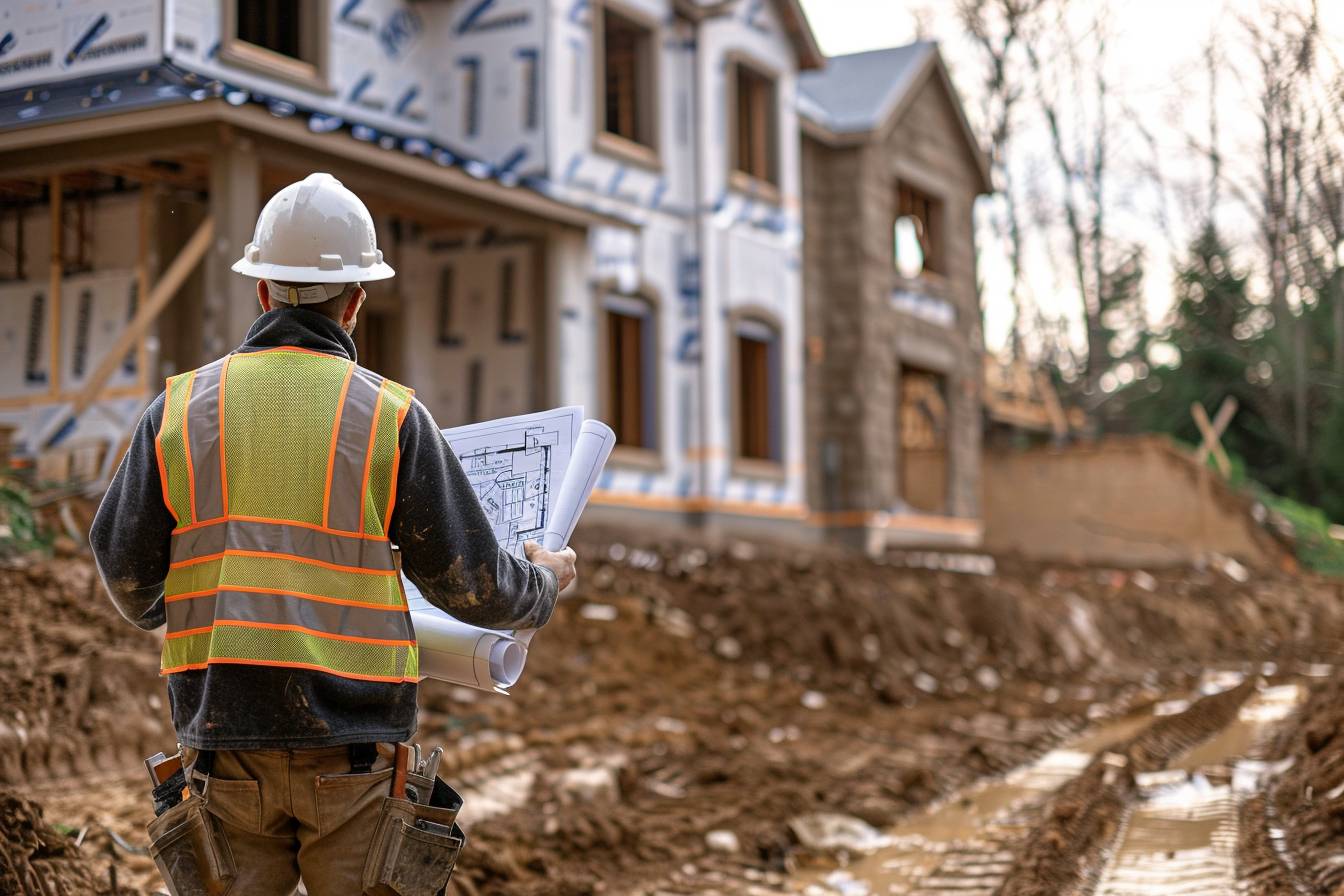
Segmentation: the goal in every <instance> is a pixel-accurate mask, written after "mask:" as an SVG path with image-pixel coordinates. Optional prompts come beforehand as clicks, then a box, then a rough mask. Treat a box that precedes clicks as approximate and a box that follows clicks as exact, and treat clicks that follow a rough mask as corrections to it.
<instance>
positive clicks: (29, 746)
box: [0, 533, 1344, 894]
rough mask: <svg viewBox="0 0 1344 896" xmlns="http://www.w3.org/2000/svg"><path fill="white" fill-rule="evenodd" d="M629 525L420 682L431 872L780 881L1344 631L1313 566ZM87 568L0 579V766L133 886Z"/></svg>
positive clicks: (129, 792) (117, 694)
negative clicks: (811, 820)
mask: <svg viewBox="0 0 1344 896" xmlns="http://www.w3.org/2000/svg"><path fill="white" fill-rule="evenodd" d="M627 538H628V535H627V534H625V533H591V534H590V535H589V536H588V537H587V538H585V539H584V540H583V541H582V542H581V543H580V544H578V545H577V546H576V547H577V549H578V550H579V553H580V556H581V558H582V561H581V566H580V573H581V576H582V578H581V581H580V586H579V588H578V589H577V591H578V594H577V595H576V596H575V597H573V598H572V599H567V600H566V601H564V602H563V603H562V605H561V607H560V608H559V610H558V611H557V614H556V617H555V620H554V621H553V623H552V624H551V625H550V626H549V627H548V628H547V629H546V631H545V632H543V633H542V634H541V635H539V636H538V638H537V640H536V641H535V642H534V644H533V649H532V652H531V657H530V659H529V664H528V668H527V672H526V674H525V676H524V679H523V682H522V683H521V684H520V685H519V687H517V688H516V689H515V693H514V695H513V696H512V697H509V698H504V697H498V696H494V695H486V694H483V693H476V692H472V691H468V690H465V689H462V688H452V687H449V686H446V685H443V684H441V683H437V682H429V683H426V685H425V686H424V687H423V689H422V707H423V712H422V720H421V730H420V732H419V735H418V739H419V740H420V741H421V743H423V744H428V745H432V744H438V743H442V744H445V745H446V746H448V747H449V752H448V754H447V756H446V757H445V761H444V765H443V772H444V773H445V775H446V776H447V777H449V778H450V780H453V781H455V782H456V783H457V784H459V785H460V789H462V790H463V792H464V794H465V795H466V797H467V808H466V810H465V812H464V816H463V820H464V822H465V823H466V824H467V825H468V827H469V836H470V847H469V849H468V851H467V852H466V853H465V854H464V857H463V860H462V862H461V864H460V866H459V868H460V870H459V872H458V874H457V875H456V877H455V882H454V885H453V889H454V890H455V891H456V892H459V893H464V894H503V893H508V894H543V893H544V894H567V893H573V894H578V893H598V892H607V893H627V892H629V893H645V892H648V893H651V892H654V891H657V892H706V891H711V890H715V889H717V890H721V891H742V887H741V886H739V885H733V886H729V885H727V884H725V883H724V882H725V881H738V882H741V881H751V882H753V885H759V886H761V887H765V888H773V887H780V886H782V885H783V883H784V881H785V879H786V876H787V875H789V874H790V873H791V872H792V871H793V870H794V869H795V868H796V867H797V866H798V865H799V863H800V862H801V863H804V864H807V863H812V862H816V861H823V859H821V858H820V857H818V856H814V855H811V854H809V853H807V852H806V851H804V850H802V849H801V848H800V846H799V844H798V842H797V840H796V838H795V836H794V835H793V834H792V833H791V832H790V829H789V827H788V824H787V822H788V821H789V820H790V819H791V818H794V817H795V816H797V815H799V814H802V813H806V812H813V811H821V810H825V811H834V812H843V813H847V814H849V815H854V816H858V817H859V818H862V819H863V820H865V821H867V822H868V823H870V824H872V825H874V826H877V827H878V828H881V827H884V826H887V825H890V824H891V823H892V822H893V821H895V820H896V819H897V818H899V817H901V816H902V815H904V814H906V813H908V812H909V811H910V810H912V809H914V808H916V807H920V806H923V805H926V804H928V803H929V802H930V801H932V800H934V799H936V798H937V797H939V796H941V795H944V794H947V793H949V792H951V791H953V790H955V789H957V788H959V787H962V786H964V785H966V784H968V783H970V782H972V781H974V780H976V779H978V778H981V777H984V776H986V775H994V774H999V773H1002V772H1005V771H1007V770H1008V769H1010V768H1013V767H1015V766H1018V765H1020V764H1022V763H1024V762H1026V761H1028V760H1029V759H1031V758H1032V757H1033V756H1036V755H1038V754H1040V753H1041V752H1042V751H1043V750H1045V749H1047V748H1048V747H1050V746H1051V745H1053V744H1055V743H1056V742H1058V741H1059V740H1060V739H1061V738H1063V737H1066V736H1068V735H1069V734H1071V733H1073V732H1076V731H1078V730H1080V729H1081V728H1083V727H1084V726H1085V725H1086V724H1088V723H1089V720H1095V719H1098V718H1102V717H1105V716H1108V715H1121V714H1124V713H1126V712H1128V711H1130V710H1132V709H1134V708H1136V707H1140V706H1143V705H1146V704H1149V703H1151V702H1153V701H1154V700H1157V699H1160V698H1162V697H1164V696H1166V695H1169V694H1171V693H1174V692H1180V691H1182V690H1183V689H1187V688H1189V687H1190V686H1191V685H1192V684H1193V683H1194V682H1196V681H1197V680H1198V679H1199V678H1200V676H1201V675H1202V674H1203V673H1204V672H1205V671H1206V670H1207V669H1210V668H1215V667H1218V668H1221V667H1226V666H1228V665H1229V664H1230V665H1234V666H1235V665H1239V664H1240V665H1244V666H1246V667H1247V668H1249V664H1252V663H1253V664H1255V667H1256V668H1258V667H1259V663H1260V662H1262V661H1264V660H1268V659H1273V660H1276V661H1278V662H1280V663H1288V662H1289V661H1290V660H1300V661H1303V662H1306V661H1332V660H1334V659H1336V658H1337V657H1335V655H1334V654H1335V653H1337V652H1339V649H1340V648H1339V646H1338V645H1340V644H1341V643H1344V642H1341V641H1340V638H1339V635H1340V634H1341V632H1344V604H1342V603H1341V602H1340V600H1339V598H1340V589H1339V586H1338V585H1337V584H1336V583H1334V582H1329V581H1324V580H1317V579H1310V578H1301V577H1298V578H1291V577H1287V576H1282V575H1278V574H1275V575H1270V576H1267V577H1253V578H1252V579H1251V580H1250V581H1249V582H1246V583H1239V582H1236V581H1233V580H1231V579H1229V578H1228V577H1226V576H1225V575H1223V574H1222V573H1220V572H1217V571H1214V570H1205V571H1189V570H1187V571H1180V572H1166V573H1156V572H1155V573H1153V574H1152V575H1148V574H1145V573H1127V572H1119V571H1113V570H1099V569H1089V568H1076V569H1065V568H1059V567H1053V568H1047V567H1040V566H1031V565H1027V564H1016V563H1015V564H1012V565H1003V564H1001V565H1000V568H999V571H998V572H997V573H995V574H993V575H970V574H961V573H952V572H939V571H931V570H928V569H924V568H912V564H913V565H914V566H918V567H922V566H925V565H928V564H929V563H930V562H931V561H936V560H938V558H936V557H929V556H925V555H909V556H905V557H892V558H888V560H887V562H875V561H871V560H867V559H862V558H858V557H855V556H854V555H851V554H847V553H841V552H838V551H831V550H825V549H796V548H784V547H771V546H764V545H756V544H748V543H743V542H736V543H729V544H725V545H722V546H710V545H705V544H699V543H695V542H690V541H687V542H678V543H669V542H661V543H660V544H659V545H658V546H657V548H650V547H648V546H640V545H631V544H629V543H628V542H627V541H626V539H627ZM90 575H91V573H90V569H89V566H88V564H87V563H86V562H85V561H68V562H61V563H35V564H33V565H31V566H29V567H27V568H23V569H10V570H0V584H3V586H4V587H5V588H6V591H7V592H8V593H10V594H12V595H15V596H14V597H12V598H11V600H9V601H6V602H5V604H4V605H3V609H0V612H3V613H4V614H6V615H5V623H6V624H7V625H9V626H10V627H9V629H8V630H9V631H12V632H16V633H17V636H18V645H19V649H18V650H16V651H9V650H7V651H3V652H0V663H2V664H3V665H0V688H4V689H5V692H6V693H16V694H20V695H21V696H20V698H19V700H18V701H17V702H16V703H15V704H14V705H13V706H12V707H11V706H6V707H4V708H3V709H0V713H3V714H2V715H0V725H3V726H4V727H3V728H0V762H3V763H4V765H3V766H0V768H3V769H4V770H5V771H4V780H10V781H13V782H15V783H18V784H21V785H23V790H24V792H25V793H26V794H28V795H34V796H36V797H37V798H38V799H39V800H40V801H41V802H42V803H43V804H44V805H45V806H46V808H47V817H48V820H49V821H52V822H59V823H60V824H61V825H63V826H64V827H63V828H62V829H71V830H84V829H86V828H87V835H86V839H85V841H84V843H85V845H84V847H82V852H86V853H87V852H90V850H92V854H94V855H97V856H100V857H101V856H105V855H110V856H113V857H115V861H116V863H117V867H118V868H119V870H120V878H121V882H120V888H121V892H123V893H131V892H136V888H139V891H140V892H146V893H148V892H153V891H154V890H155V889H157V888H160V887H161V886H162V885H161V883H158V882H157V881H156V879H155V876H154V873H153V869H152V865H150V864H149V863H148V860H147V859H145V858H144V857H143V856H141V855H135V854H134V853H135V851H136V850H137V849H140V848H143V846H144V845H145V842H144V834H143V831H142V829H141V827H140V825H142V824H143V822H144V820H146V819H147V817H148V815H149V806H148V800H147V796H145V795H144V794H143V793H142V791H143V790H144V787H143V785H142V779H143V777H144V773H143V768H142V767H141V766H140V765H139V760H140V759H141V758H142V757H143V756H144V755H148V754H149V753H152V752H154V751H156V750H159V749H168V748H169V747H170V746H171V743H172V737H171V733H170V732H169V731H168V728H167V726H166V720H165V716H166V711H165V708H164V707H163V705H162V685H161V683H160V682H159V681H158V679H157V676H156V675H155V666H156V655H157V642H156V640H155V639H154V637H153V636H152V635H145V634H143V633H140V632H137V631H136V630H135V629H133V628H132V627H130V626H129V625H127V624H126V623H125V622H124V621H122V620H121V619H120V618H119V617H117V616H116V614H115V612H113V611H112V610H111V608H110V606H109V605H108V603H107V601H106V599H105V598H104V597H103V596H102V595H101V594H99V593H96V592H94V591H93V590H92V589H91V586H90V582H91V580H90ZM11 653H12V654H14V656H10V655H9V654H11ZM1226 699H1230V698H1226ZM1199 705H1200V704H1196V706H1199ZM1201 712H1203V710H1201ZM34 744H38V745H41V746H40V748H35V747H34V746H33V745H34ZM65 744H68V747H67V746H62V745H65ZM90 744H95V745H96V746H95V747H94V749H92V750H91V753H90V754H89V755H86V754H84V753H83V752H82V751H83V750H84V749H85V748H86V746H88V745H90ZM1144 749H1146V748H1144ZM1136 750H1138V747H1137V746H1136ZM1146 755H1147V754H1146V753H1143V752H1142V751H1139V752H1136V753H1135V761H1136V762H1139V761H1142V757H1143V756H1146ZM86 763H87V765H86ZM90 766H92V767H95V768H99V769H102V770H103V771H102V772H101V773H100V774H98V775H94V776H93V777H92V779H91V780H87V781H85V782H82V786H83V787H84V788H85V789H84V790H83V791H82V792H81V791H77V790H75V789H74V788H72V787H70V786H69V784H70V782H71V780H72V777H71V775H70V769H71V767H80V768H86V767H90ZM1103 774H1104V773H1103ZM1052 805H1054V806H1057V807H1058V806H1059V805H1060V804H1059V803H1058V801H1056V803H1055V804H1052ZM1051 811H1052V812H1054V811H1055V810H1054V809H1052V810H1051ZM1065 815H1067V812H1066V813H1065ZM1101 828H1104V819H1103V823H1102V825H1101ZM710 832H716V834H715V836H714V837H712V838H708V839H707V836H706V835H708V834H710ZM724 832H731V835H732V836H731V837H726V836H725V833H724ZM1066 835H1067V834H1066V826H1065V825H1064V824H1062V823H1061V826H1060V831H1059V834H1058V836H1059V837H1060V838H1063V837H1065V836H1066ZM710 842H713V843H714V844H715V847H714V848H711V846H710V845H709V843H710ZM734 847H735V848H734ZM825 861H830V859H825ZM1038 891H1039V892H1049V891H1048V890H1038ZM1020 892H1030V890H1028V889H1023V890H1020Z"/></svg>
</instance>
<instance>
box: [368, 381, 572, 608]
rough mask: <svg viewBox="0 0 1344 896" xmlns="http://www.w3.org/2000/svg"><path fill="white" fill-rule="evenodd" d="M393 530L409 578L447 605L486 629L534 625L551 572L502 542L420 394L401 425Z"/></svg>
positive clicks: (552, 596)
mask: <svg viewBox="0 0 1344 896" xmlns="http://www.w3.org/2000/svg"><path fill="white" fill-rule="evenodd" d="M400 441H401V463H400V467H399V468H398V473H397V499H396V505H395V507H394V508H393V511H392V524H391V527H390V534H391V536H392V539H393V541H395V542H396V543H397V544H398V545H399V546H400V547H401V564H402V569H403V570H404V571H405V573H406V575H407V577H409V578H410V580H411V581H412V582H414V583H415V584H416V586H417V587H418V588H419V589H420V591H421V593H423V594H424V596H425V598H426V599H427V600H428V601H429V602H430V603H432V604H433V605H434V606H436V607H438V608H439V609H441V610H443V611H444V612H446V613H448V614H450V615H452V616H453V617H455V618H457V619H460V620H461V621H463V622H465V623H468V624H469V625H479V626H481V627H483V628H495V629H505V628H539V627H541V626H542V625H544V624H545V623H546V621H547V620H548V619H550V617H551V612H552V611H553V610H554V609H555V600H556V584H557V583H556V578H555V574H554V573H552V572H551V571H550V570H548V569H545V568H544V567H541V566H537V565H536V564H534V563H530V562H528V561H527V560H520V559H519V558H517V557H515V556H513V555H512V554H510V553H509V552H508V551H506V550H504V549H503V548H502V547H500V545H499V542H498V541H497V540H496V539H495V533H494V530H493V529H491V527H490V521H489V519H488V518H487V517H486V515H485V511H484V510H483V509H482V508H481V504H480V501H479V500H478V499H477V497H476V493H475V491H473V489H472V487H471V482H470V480H468V479H467V475H466V473H464V472H463V470H462V465H461V463H459V461H458V459H457V455H455V454H454V453H453V451H452V449H451V448H449V447H448V442H447V440H445V439H444V438H443V435H442V433H440V432H439V428H438V426H437V425H436V424H435V423H434V419H433V417H431V416H430V414H429V411H428V410H427V409H426V408H425V406H424V405H423V404H421V403H420V402H419V400H415V401H413V403H412V405H411V410H410V411H409V413H407V415H406V419H405V421H404V422H403V423H402V428H401V438H400Z"/></svg>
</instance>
